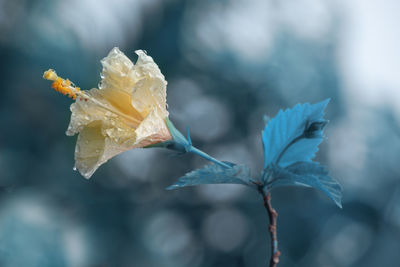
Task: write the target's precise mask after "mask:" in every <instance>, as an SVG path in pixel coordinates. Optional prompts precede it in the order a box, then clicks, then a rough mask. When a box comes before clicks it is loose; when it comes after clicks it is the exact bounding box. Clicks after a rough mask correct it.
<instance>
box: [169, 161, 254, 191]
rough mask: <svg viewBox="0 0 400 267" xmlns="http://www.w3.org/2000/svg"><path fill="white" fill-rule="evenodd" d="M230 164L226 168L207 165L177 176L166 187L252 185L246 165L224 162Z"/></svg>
mask: <svg viewBox="0 0 400 267" xmlns="http://www.w3.org/2000/svg"><path fill="white" fill-rule="evenodd" d="M224 163H226V164H228V165H229V166H230V168H226V167H223V166H220V165H217V164H211V165H207V166H205V167H203V168H201V169H197V170H194V171H191V172H189V173H187V174H186V175H185V176H183V177H181V178H179V180H178V182H176V183H174V184H173V185H171V186H169V187H167V189H168V190H171V189H177V188H181V187H185V186H193V185H201V184H242V185H250V186H251V185H253V183H252V182H251V178H250V169H249V167H247V166H246V165H235V164H233V163H229V162H224Z"/></svg>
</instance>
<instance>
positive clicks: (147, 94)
mask: <svg viewBox="0 0 400 267" xmlns="http://www.w3.org/2000/svg"><path fill="white" fill-rule="evenodd" d="M136 54H137V55H138V60H137V62H136V64H133V63H132V62H131V61H130V60H129V58H127V57H126V56H125V55H124V54H123V53H122V52H121V51H120V50H119V49H118V48H114V49H112V50H111V52H110V53H109V54H108V56H107V57H105V58H104V59H103V60H102V61H101V64H102V65H103V71H102V74H101V78H102V79H101V83H100V84H99V89H97V88H93V89H91V90H89V91H84V90H80V88H79V87H76V86H74V85H73V84H72V83H71V82H70V81H69V80H68V79H67V80H64V79H62V78H60V77H58V76H57V74H56V73H55V71H53V70H48V71H46V72H45V73H44V75H43V77H44V78H45V79H48V80H52V81H54V82H53V85H52V87H53V88H54V89H56V90H57V91H59V92H61V93H63V94H68V95H69V96H70V97H71V98H73V99H75V100H76V101H75V103H73V104H72V105H71V108H70V109H71V112H72V115H71V121H70V124H69V126H68V129H67V131H66V134H67V135H69V136H72V135H75V134H79V136H78V140H77V143H76V148H75V167H76V168H77V169H78V170H79V172H80V173H81V174H82V175H83V176H84V177H86V178H90V177H91V176H92V174H93V173H94V172H95V171H96V169H97V168H98V167H99V166H100V165H102V164H103V163H105V162H106V161H107V160H109V159H110V158H112V157H114V156H115V155H117V154H119V153H121V152H124V151H126V150H129V149H132V148H138V147H145V146H148V145H152V144H156V143H160V142H164V141H167V140H170V139H172V137H171V134H170V132H169V130H168V127H167V124H166V119H167V118H168V111H167V103H166V95H167V93H166V86H167V82H166V81H165V78H164V76H163V75H162V73H161V71H160V69H159V68H158V66H157V64H156V63H154V61H153V59H152V58H151V57H150V56H148V55H146V53H145V52H144V51H142V50H137V51H136ZM132 164H134V162H132Z"/></svg>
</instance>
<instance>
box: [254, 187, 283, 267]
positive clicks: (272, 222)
mask: <svg viewBox="0 0 400 267" xmlns="http://www.w3.org/2000/svg"><path fill="white" fill-rule="evenodd" d="M258 192H260V194H261V195H262V197H263V201H264V207H265V209H266V210H267V212H268V218H269V234H270V237H271V258H270V260H269V267H276V266H277V265H278V263H279V256H280V255H281V252H280V251H279V250H278V236H277V233H276V232H277V231H276V219H277V217H278V213H277V212H276V210H275V209H274V208H273V207H272V205H271V193H268V194H265V192H264V190H263V189H262V187H259V188H258Z"/></svg>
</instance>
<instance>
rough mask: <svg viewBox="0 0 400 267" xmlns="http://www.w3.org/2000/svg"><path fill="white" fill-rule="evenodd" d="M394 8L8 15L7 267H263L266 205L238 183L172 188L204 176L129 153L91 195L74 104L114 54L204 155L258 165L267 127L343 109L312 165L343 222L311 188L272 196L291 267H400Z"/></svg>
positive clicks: (306, 4)
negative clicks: (334, 189) (149, 80)
mask: <svg viewBox="0 0 400 267" xmlns="http://www.w3.org/2000/svg"><path fill="white" fill-rule="evenodd" d="M399 9H400V3H399V2H398V1H396V0H388V1H384V2H382V1H377V0H355V1H342V0H336V1H323V0H299V1H273V0H231V1H215V0H208V1H184V0H164V1H162V0H114V1H106V0H85V1H83V0H70V1H67V0H65V1H61V0H60V1H38V0H36V1H34V0H12V1H11V0H0V59H1V60H0V75H1V78H0V88H1V97H0V186H1V187H0V266H5V267H9V266H10V267H14V266H15V267H17V266H28V267H29V266H38V267H54V266H55V267H58V266H77V267H108V266H124V267H125V266H138V267H142V266H144V267H153V266H154V267H160V266H166V267H189V266H190V267H241V266H244V267H263V266H266V265H267V258H268V257H269V237H268V232H267V231H268V229H267V220H268V218H267V214H266V212H265V210H264V207H263V206H262V202H261V198H260V197H259V195H258V194H256V193H255V192H253V191H252V190H251V189H247V188H245V187H241V186H239V185H237V186H236V185H229V186H228V185H210V186H200V187H197V188H185V189H182V190H177V191H166V190H164V188H165V187H166V186H168V185H170V184H171V183H173V182H174V181H176V179H177V178H178V177H180V176H182V175H183V174H184V173H185V172H187V171H189V170H192V169H194V168H198V167H201V166H202V165H204V164H206V162H205V161H203V160H202V159H199V158H196V157H194V156H192V155H185V156H183V157H170V156H169V152H168V151H164V150H158V149H149V150H139V149H138V150H133V151H129V152H126V153H124V154H121V155H119V156H117V157H116V158H113V159H112V160H110V162H108V163H107V164H105V165H104V166H102V167H101V168H100V169H99V170H98V171H97V172H96V173H95V175H94V176H93V177H92V178H91V179H90V180H86V179H84V178H83V177H81V176H80V175H79V174H78V173H77V172H74V171H73V170H72V167H73V165H74V162H73V153H74V146H75V139H76V138H71V137H67V136H65V135H64V132H65V130H66V128H67V125H68V123H69V116H70V111H69V105H70V103H71V100H70V99H68V98H66V97H62V96H61V95H60V94H57V93H56V92H55V91H53V90H51V88H50V83H49V82H48V81H45V80H43V79H42V78H41V77H42V73H43V71H44V70H46V69H48V68H50V67H51V68H54V69H56V70H57V72H58V74H60V75H61V76H62V77H65V78H69V79H71V80H72V81H74V82H75V83H76V84H77V85H78V86H80V87H81V88H84V89H90V88H92V87H96V86H97V84H98V82H99V80H100V76H99V74H100V71H101V65H100V60H101V59H102V58H103V57H105V56H106V55H107V53H108V52H109V50H110V49H111V48H112V47H114V46H118V47H119V48H120V49H121V50H122V51H124V52H125V53H126V54H127V55H128V56H129V57H130V58H132V59H133V60H134V59H135V54H134V50H136V49H144V50H147V52H148V54H149V55H151V56H152V57H153V58H154V60H155V61H156V63H157V64H159V66H160V68H161V70H162V72H163V74H164V75H165V76H166V79H167V80H168V83H169V84H168V91H167V92H168V103H169V111H170V114H171V116H170V117H171V119H172V120H173V121H174V122H175V124H176V126H177V127H178V128H179V129H181V130H184V129H185V128H186V126H187V125H189V126H190V127H191V133H192V139H193V143H194V144H195V145H196V146H197V147H199V148H201V149H203V150H204V151H206V152H207V153H209V154H211V155H213V156H215V157H217V158H219V159H221V160H229V161H233V162H236V163H247V164H249V165H250V166H251V168H252V172H253V174H254V175H258V174H259V172H260V170H261V168H262V162H263V158H262V146H261V139H260V131H261V129H262V128H263V119H262V118H263V114H267V115H270V116H274V115H275V114H276V113H277V111H278V110H279V109H281V108H286V107H291V106H293V105H294V104H296V103H298V102H313V103H314V102H317V101H320V100H323V99H325V98H331V102H330V104H329V106H328V108H327V116H326V117H327V119H329V120H330V124H329V125H328V126H327V128H326V140H325V141H324V143H323V144H322V145H321V149H320V152H319V153H318V156H317V160H319V161H321V162H322V163H323V164H325V165H328V166H329V169H330V173H331V174H332V176H333V177H335V178H337V179H338V180H339V181H340V182H341V183H342V185H343V187H344V201H343V210H340V209H338V208H337V207H336V206H335V205H334V203H333V202H332V201H330V200H329V199H328V198H327V197H326V196H325V195H322V194H321V193H319V192H317V191H315V190H313V189H305V188H281V189H278V190H276V191H274V192H273V200H272V201H273V205H274V206H275V208H276V209H277V211H278V212H279V217H278V235H279V240H280V250H281V251H282V257H281V264H280V265H279V266H282V267H284V266H289V267H290V266H304V267H310V266H317V267H341V266H343V267H344V266H346V267H347V266H357V267H358V266H362V267H369V266H385V267H386V266H388V267H390V266H398V263H399V262H400V254H399V251H400V168H399V159H400V75H399V70H400V50H399V47H400V32H399V31H398V28H399V27H400V21H399V18H398V10H399Z"/></svg>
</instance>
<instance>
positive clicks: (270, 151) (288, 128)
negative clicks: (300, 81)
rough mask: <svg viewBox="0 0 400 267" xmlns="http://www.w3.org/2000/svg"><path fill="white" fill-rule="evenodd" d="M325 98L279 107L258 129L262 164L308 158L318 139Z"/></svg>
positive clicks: (285, 163) (315, 149)
mask: <svg viewBox="0 0 400 267" xmlns="http://www.w3.org/2000/svg"><path fill="white" fill-rule="evenodd" d="M328 103H329V99H327V100H325V101H322V102H319V103H316V104H313V105H311V104H309V103H305V104H297V105H296V106H294V107H293V108H292V109H287V110H285V111H282V110H281V111H279V113H278V115H276V117H275V118H273V119H271V120H269V122H268V123H267V125H266V126H265V128H264V131H263V132H262V140H263V146H264V167H267V166H268V165H270V164H275V165H279V166H282V167H285V166H289V165H290V164H293V163H295V162H297V161H311V159H312V158H314V156H315V153H316V152H317V151H318V145H319V144H320V143H321V141H322V130H323V128H324V127H325V125H326V124H327V121H326V120H324V119H323V117H324V110H325V107H326V105H327V104H328Z"/></svg>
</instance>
